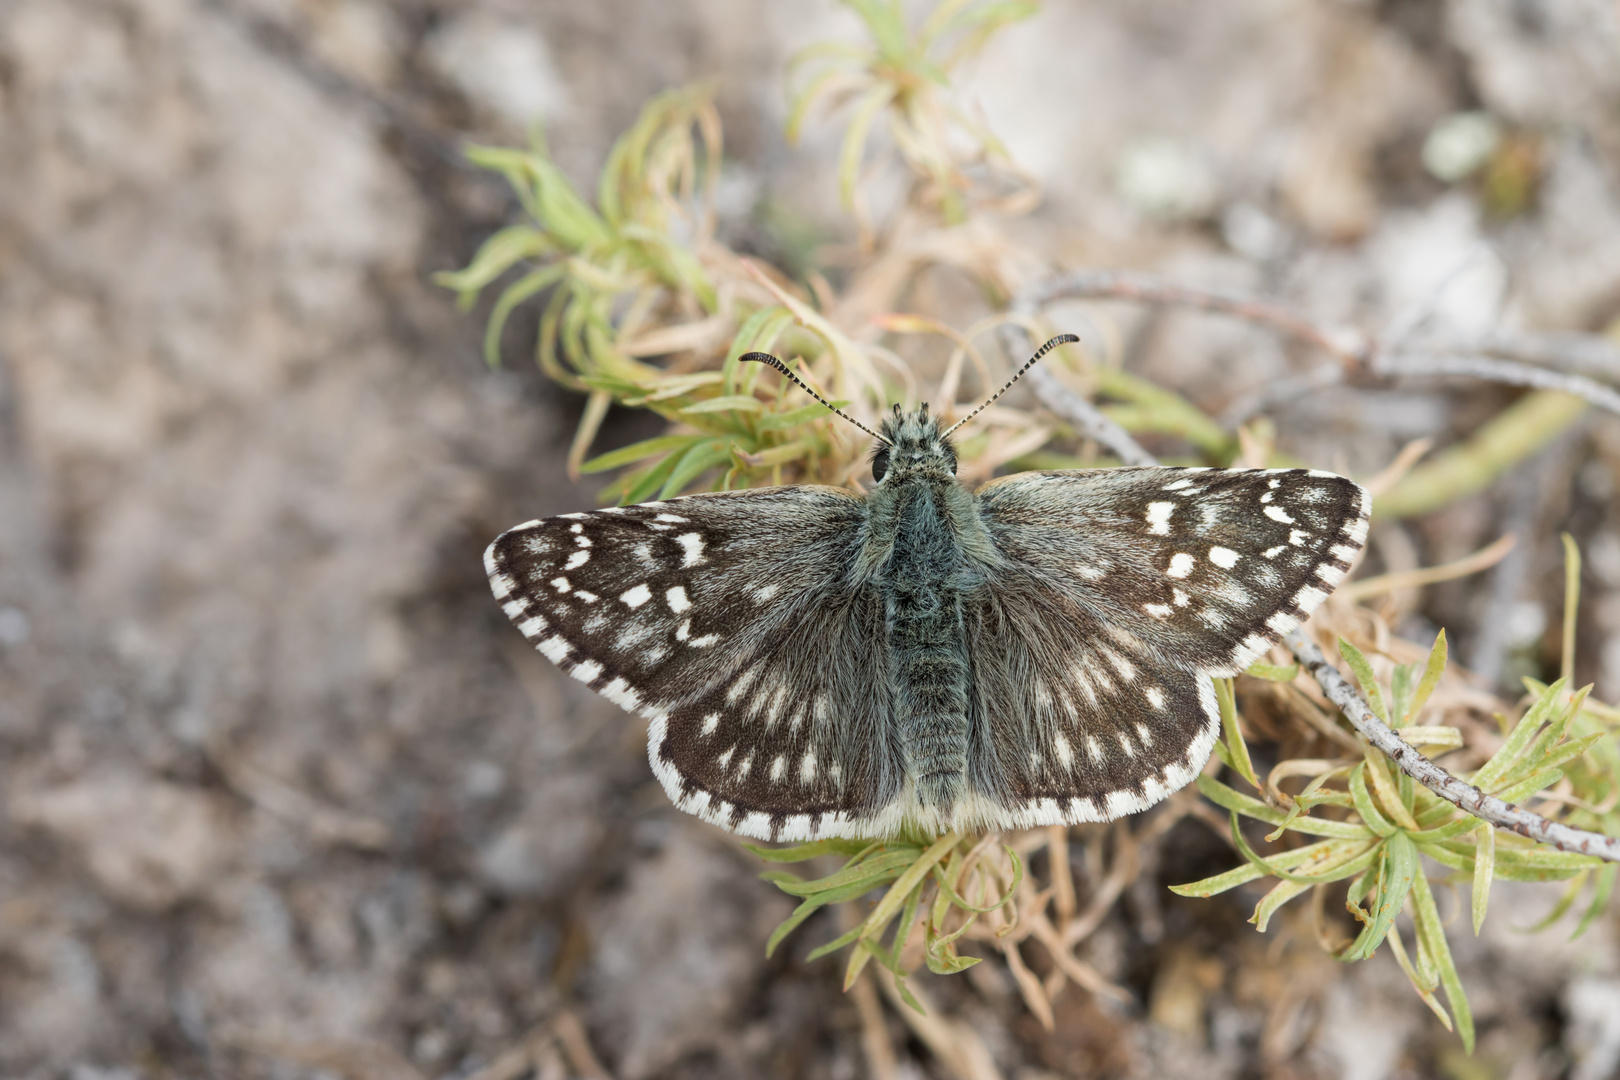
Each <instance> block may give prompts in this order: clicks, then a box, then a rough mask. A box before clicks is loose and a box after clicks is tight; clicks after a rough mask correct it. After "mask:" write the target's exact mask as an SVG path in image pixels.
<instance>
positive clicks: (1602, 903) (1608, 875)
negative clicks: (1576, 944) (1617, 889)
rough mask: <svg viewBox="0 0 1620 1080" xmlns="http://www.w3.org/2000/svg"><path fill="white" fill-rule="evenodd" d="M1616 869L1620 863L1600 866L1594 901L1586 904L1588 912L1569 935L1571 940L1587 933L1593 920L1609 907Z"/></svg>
mask: <svg viewBox="0 0 1620 1080" xmlns="http://www.w3.org/2000/svg"><path fill="white" fill-rule="evenodd" d="M1616 871H1620V863H1604V864H1603V865H1602V866H1600V867H1598V871H1597V874H1596V875H1595V877H1594V882H1595V884H1594V885H1593V887H1592V902H1591V903H1590V904H1588V905H1586V912H1585V914H1583V915H1582V916H1581V922H1580V925H1579V926H1577V927H1576V928H1575V932H1574V933H1573V934H1571V935H1570V936H1569V937H1570V940H1571V941H1573V940H1575V939H1576V938H1578V937H1580V936H1581V935H1582V934H1584V933H1586V931H1587V929H1588V928H1590V927H1591V925H1592V921H1593V920H1594V919H1596V918H1597V917H1598V916H1599V915H1602V914H1603V912H1604V911H1605V910H1606V909H1607V908H1608V906H1609V897H1610V896H1611V895H1612V894H1613V893H1614V878H1615V872H1616Z"/></svg>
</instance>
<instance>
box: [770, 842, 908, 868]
mask: <svg viewBox="0 0 1620 1080" xmlns="http://www.w3.org/2000/svg"><path fill="white" fill-rule="evenodd" d="M880 846H881V844H880V842H878V841H872V840H843V839H835V840H813V841H811V842H810V843H808V844H794V845H793V846H792V847H785V848H772V847H762V846H761V845H759V844H748V843H745V844H743V847H744V848H745V849H746V850H748V851H750V852H752V853H753V854H755V855H757V856H759V857H760V858H761V859H764V860H765V861H766V862H780V863H795V862H804V861H805V860H806V859H814V858H818V857H820V856H822V855H864V854H866V853H867V852H869V851H872V850H874V849H876V848H878V847H880Z"/></svg>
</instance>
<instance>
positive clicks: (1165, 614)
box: [1142, 604, 1175, 619]
mask: <svg viewBox="0 0 1620 1080" xmlns="http://www.w3.org/2000/svg"><path fill="white" fill-rule="evenodd" d="M1142 610H1143V611H1145V612H1147V613H1148V614H1149V615H1151V616H1153V617H1154V618H1155V619H1168V618H1169V617H1170V616H1171V615H1174V614H1175V609H1174V608H1172V607H1171V606H1170V605H1169V604H1143V605H1142Z"/></svg>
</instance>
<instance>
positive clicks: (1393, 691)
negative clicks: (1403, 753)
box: [1389, 664, 1416, 728]
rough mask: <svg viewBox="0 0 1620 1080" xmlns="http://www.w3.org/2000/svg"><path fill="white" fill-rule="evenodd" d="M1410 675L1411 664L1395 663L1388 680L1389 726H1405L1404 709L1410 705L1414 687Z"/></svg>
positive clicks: (1411, 672) (1411, 673)
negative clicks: (1392, 672)
mask: <svg viewBox="0 0 1620 1080" xmlns="http://www.w3.org/2000/svg"><path fill="white" fill-rule="evenodd" d="M1412 676H1413V670H1412V665H1411V664H1396V665H1395V672H1394V674H1393V675H1392V676H1391V677H1390V680H1389V715H1390V720H1391V722H1390V727H1395V728H1400V727H1405V726H1406V723H1405V721H1406V711H1407V709H1408V708H1409V707H1410V706H1411V703H1412V694H1413V691H1414V690H1415V689H1416V687H1415V686H1414V685H1413V681H1412Z"/></svg>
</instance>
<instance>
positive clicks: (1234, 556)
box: [1209, 547, 1239, 570]
mask: <svg viewBox="0 0 1620 1080" xmlns="http://www.w3.org/2000/svg"><path fill="white" fill-rule="evenodd" d="M1238 558H1239V556H1238V553H1237V552H1235V551H1233V550H1232V549H1231V548H1224V547H1212V548H1210V549H1209V561H1210V562H1212V563H1214V564H1215V565H1216V566H1218V567H1220V568H1221V569H1222V570H1230V569H1232V567H1234V566H1236V565H1237V561H1238Z"/></svg>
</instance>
